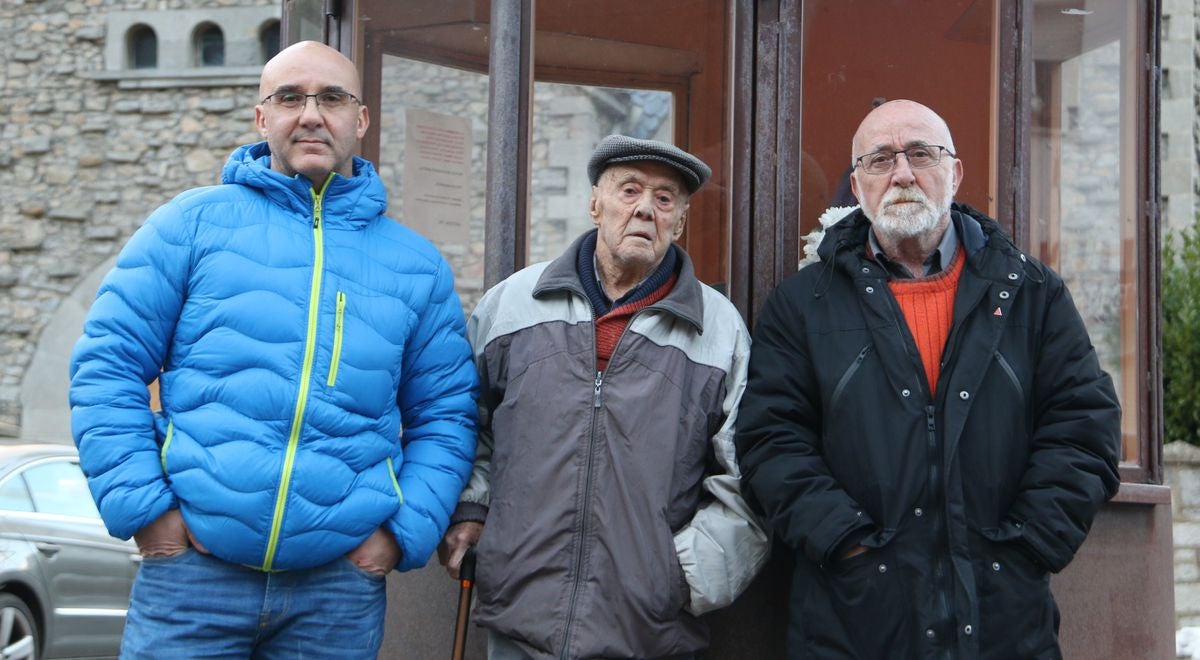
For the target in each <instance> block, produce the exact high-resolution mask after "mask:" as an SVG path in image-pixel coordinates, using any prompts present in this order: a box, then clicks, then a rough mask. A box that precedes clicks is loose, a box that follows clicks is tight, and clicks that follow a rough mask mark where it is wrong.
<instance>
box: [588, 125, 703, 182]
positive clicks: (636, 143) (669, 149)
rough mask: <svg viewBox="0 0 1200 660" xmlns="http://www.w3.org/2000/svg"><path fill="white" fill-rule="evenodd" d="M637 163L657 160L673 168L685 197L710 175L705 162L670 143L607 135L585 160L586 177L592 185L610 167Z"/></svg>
mask: <svg viewBox="0 0 1200 660" xmlns="http://www.w3.org/2000/svg"><path fill="white" fill-rule="evenodd" d="M638 160H657V161H661V162H663V163H666V164H668V165H670V166H671V167H674V168H675V169H676V170H678V172H679V175H680V176H681V177H683V184H684V185H685V186H687V190H688V194H691V193H694V192H696V191H697V190H699V189H700V186H702V185H704V182H705V181H708V177H710V176H712V170H711V169H709V167H708V165H705V164H704V161H702V160H700V159H699V158H696V157H695V156H693V155H691V154H689V153H688V152H686V151H684V150H682V149H680V148H679V147H676V146H675V145H673V144H667V143H666V142H659V141H658V140H639V139H637V138H631V137H628V136H625V135H610V136H608V137H606V138H604V139H603V140H600V144H597V145H596V151H595V152H593V153H592V157H591V158H590V159H588V177H589V178H590V179H591V180H592V185H593V186H594V185H596V182H598V181H599V180H600V175H601V174H603V173H604V170H606V169H608V166H609V165H613V164H615V163H631V162H634V161H638Z"/></svg>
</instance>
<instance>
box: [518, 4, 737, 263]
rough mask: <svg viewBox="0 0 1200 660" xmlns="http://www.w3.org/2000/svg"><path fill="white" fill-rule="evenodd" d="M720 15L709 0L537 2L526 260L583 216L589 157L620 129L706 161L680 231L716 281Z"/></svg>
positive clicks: (725, 62) (727, 37)
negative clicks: (706, 175)
mask: <svg viewBox="0 0 1200 660" xmlns="http://www.w3.org/2000/svg"><path fill="white" fill-rule="evenodd" d="M731 15H732V10H731V7H730V3H729V2H725V1H719V0H675V1H673V2H644V1H643V0H612V1H610V2H580V1H579V0H539V2H537V3H536V15H535V17H534V30H535V31H534V37H533V42H534V43H533V46H534V78H535V80H536V82H535V84H534V94H533V95H534V98H533V103H534V105H533V111H532V115H533V136H532V140H533V145H532V147H531V152H530V167H531V170H532V172H531V174H532V183H531V186H530V188H531V190H530V205H529V207H530V218H529V240H528V246H529V247H528V254H527V255H525V256H526V258H527V262H529V263H532V262H536V261H543V260H546V259H553V258H555V257H557V256H559V254H561V253H562V251H563V250H564V249H565V248H566V247H567V246H568V245H569V244H570V243H571V242H572V241H573V240H575V239H576V238H577V237H578V236H579V235H580V234H581V233H583V232H584V231H586V230H589V229H591V228H592V219H591V216H590V215H589V214H588V200H589V199H590V197H591V182H590V181H589V180H588V176H587V161H588V158H589V157H590V156H591V153H592V150H593V148H594V147H595V145H596V143H597V142H598V141H599V140H600V139H601V138H603V137H604V136H606V135H608V134H610V133H624V134H628V135H634V136H637V137H647V138H653V139H658V140H662V141H665V142H670V143H673V144H676V145H679V146H680V147H681V148H683V149H685V150H687V151H689V152H691V153H693V154H695V155H696V156H698V157H699V158H700V159H701V160H703V161H704V162H705V163H707V164H708V165H709V167H711V168H712V170H713V176H712V178H711V179H710V180H709V182H708V183H707V184H706V185H705V186H704V188H702V189H701V190H700V191H699V192H697V193H696V194H695V195H693V196H692V198H691V200H690V204H691V207H690V210H689V212H688V219H687V224H686V229H685V233H684V235H683V236H682V237H681V238H680V240H679V243H680V245H681V247H683V248H684V249H685V250H686V251H687V253H688V254H689V255H690V256H691V258H692V261H693V263H694V264H695V266H696V272H697V275H698V276H699V277H700V279H701V280H703V281H705V282H708V283H710V284H714V285H717V286H718V287H720V286H722V285H723V283H724V282H726V281H727V279H728V277H729V256H728V252H729V250H728V244H729V231H730V229H729V227H730V224H729V208H728V206H729V195H728V191H727V190H726V180H727V177H728V167H727V165H726V163H727V161H728V160H729V158H730V156H729V147H730V146H731V144H732V139H730V138H729V127H730V120H731V112H730V101H731V95H732V91H731V90H732V86H731V83H730V80H729V72H730V70H731V62H732V54H731V51H730V50H729V46H730V43H731V40H732V37H731V31H732V25H731V21H730V16H731ZM635 25H636V26H648V27H651V28H652V29H640V30H639V29H633V30H631V29H630V27H631V26H635ZM653 28H658V29H653Z"/></svg>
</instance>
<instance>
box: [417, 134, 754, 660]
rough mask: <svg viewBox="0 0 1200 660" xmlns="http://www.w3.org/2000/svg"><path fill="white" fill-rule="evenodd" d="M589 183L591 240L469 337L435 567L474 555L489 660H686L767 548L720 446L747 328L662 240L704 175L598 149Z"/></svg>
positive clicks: (638, 148)
mask: <svg viewBox="0 0 1200 660" xmlns="http://www.w3.org/2000/svg"><path fill="white" fill-rule="evenodd" d="M588 174H589V176H590V177H591V181H592V185H593V187H592V197H591V201H590V202H589V205H588V212H589V214H590V215H591V216H592V221H593V223H594V224H595V225H596V229H594V230H592V231H589V232H587V233H586V234H584V235H583V236H581V237H579V238H578V239H577V240H576V241H575V243H574V244H573V245H571V247H570V248H568V249H567V251H566V253H564V254H563V255H562V256H560V257H558V258H557V259H555V260H554V261H552V262H548V263H542V264H537V265H534V266H530V267H528V268H526V269H524V270H522V271H520V272H518V273H516V274H514V275H513V276H511V277H509V278H508V279H507V280H505V281H504V282H501V283H500V284H499V285H497V286H496V287H494V288H493V289H491V290H490V291H488V293H487V294H486V295H485V296H484V298H483V300H482V301H481V302H480V303H479V306H478V307H477V308H476V309H475V312H474V314H473V315H472V317H471V319H470V321H469V322H468V324H467V327H468V330H467V334H468V339H470V341H471V344H472V346H473V349H474V355H475V363H476V366H477V369H478V372H479V376H480V378H481V388H482V389H481V392H480V414H481V416H482V420H481V425H480V435H479V444H478V448H477V457H476V461H475V468H474V472H473V473H472V475H471V479H470V482H469V483H468V485H467V488H466V490H465V491H464V492H463V494H462V496H461V497H460V501H459V506H458V509H457V511H456V512H455V514H454V516H453V518H452V520H453V521H454V522H455V524H454V525H452V526H451V528H450V530H449V531H448V532H447V533H446V536H445V538H444V540H443V542H442V545H441V546H440V547H439V557H440V558H441V560H442V562H443V563H444V564H446V567H447V569H448V570H449V571H450V572H451V574H452V575H455V574H457V570H458V566H459V563H460V561H461V557H462V554H463V552H464V551H465V550H466V549H467V547H469V546H470V545H473V544H475V543H478V558H479V568H478V573H477V578H476V579H477V585H478V603H477V606H476V610H475V619H476V621H477V622H478V623H479V624H480V625H481V626H483V627H484V628H487V629H488V630H489V634H490V636H489V644H488V649H489V650H488V654H489V658H491V659H492V660H497V659H499V660H507V659H512V658H516V659H523V658H551V657H553V658H691V657H694V656H695V654H696V653H697V652H699V651H701V650H702V649H704V648H705V647H706V646H707V643H708V636H707V632H706V629H705V626H704V623H703V622H702V621H701V620H700V619H699V618H697V615H699V614H702V613H704V612H706V611H709V610H712V609H716V608H719V607H722V606H725V605H728V604H729V603H730V602H732V601H733V599H734V598H735V597H736V596H737V595H738V594H739V593H740V592H741V591H742V589H743V588H744V587H745V586H746V585H747V583H748V582H749V581H750V579H751V578H752V577H753V576H754V574H755V573H756V572H757V571H758V569H759V568H760V567H761V565H762V564H763V562H764V561H765V560H766V555H767V552H768V542H767V537H766V535H765V533H764V532H763V531H762V528H761V527H760V524H759V523H758V522H757V521H756V519H755V517H754V515H753V514H752V513H751V511H750V509H749V508H748V507H747V505H746V502H745V501H744V500H743V499H742V496H741V493H740V490H739V485H738V479H739V469H738V465H737V461H736V459H735V456H734V447H733V428H734V419H735V415H736V411H737V407H738V401H739V399H740V397H741V393H742V389H743V387H744V384H745V378H746V365H747V357H748V351H749V341H748V337H747V332H746V328H745V326H744V324H743V323H742V319H741V317H740V316H739V315H738V313H737V311H736V310H735V309H734V307H733V305H732V304H730V302H729V301H728V300H726V299H725V298H723V297H722V296H721V295H720V294H718V293H717V292H715V291H714V290H712V289H711V288H709V287H707V286H705V285H703V284H701V283H700V281H699V280H697V279H696V275H695V272H694V270H693V268H692V263H691V260H689V259H688V256H687V254H686V253H684V251H683V250H682V249H680V248H679V247H678V246H677V245H675V244H674V243H673V241H674V240H675V239H677V238H678V237H679V236H680V234H681V233H682V232H683V226H684V222H685V220H686V219H687V212H688V205H689V198H690V196H691V195H692V194H694V193H695V192H696V190H697V189H699V188H700V186H702V185H703V184H704V182H705V180H706V179H707V178H708V176H709V174H710V170H709V168H708V166H706V165H705V164H704V163H703V162H701V161H700V160H699V159H697V158H696V157H694V156H692V155H691V154H688V153H686V152H684V151H681V150H680V149H677V148H676V147H674V146H671V145H669V144H665V143H662V142H656V141H650V140H638V139H633V138H629V137H625V136H619V135H612V136H609V137H607V138H605V139H604V140H602V141H601V142H600V144H599V145H598V146H597V148H596V151H595V153H594V154H593V155H592V157H591V160H590V162H589V163H588Z"/></svg>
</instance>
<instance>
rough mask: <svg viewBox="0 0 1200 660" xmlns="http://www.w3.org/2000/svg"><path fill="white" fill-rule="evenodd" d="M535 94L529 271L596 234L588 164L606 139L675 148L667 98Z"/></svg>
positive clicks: (629, 93) (566, 89)
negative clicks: (659, 143)
mask: <svg viewBox="0 0 1200 660" xmlns="http://www.w3.org/2000/svg"><path fill="white" fill-rule="evenodd" d="M533 94H534V115H535V121H534V123H533V148H532V155H531V161H532V169H533V182H532V185H531V190H530V197H531V199H530V207H529V208H530V221H529V258H528V263H536V262H539V261H548V260H550V259H554V258H555V257H557V256H558V255H560V254H562V252H563V251H564V250H566V248H567V246H569V245H570V244H571V242H572V241H574V240H575V239H576V238H578V237H579V235H580V234H582V233H584V232H585V231H587V230H589V229H591V228H592V218H591V216H589V215H588V212H587V209H588V200H589V199H590V198H591V192H592V185H591V182H590V181H589V180H588V174H587V162H588V159H589V158H590V157H591V155H592V151H593V149H594V148H595V146H596V143H597V142H599V141H600V140H601V138H603V137H604V136H606V135H610V134H612V133H621V134H624V135H629V136H632V137H637V138H644V139H652V140H662V141H664V142H673V141H674V140H673V139H672V135H673V130H674V128H673V121H672V113H671V108H672V97H671V93H670V92H666V91H659V90H646V89H620V88H615V87H598V86H591V85H566V84H558V83H546V82H539V83H536V84H535V85H534V92H533Z"/></svg>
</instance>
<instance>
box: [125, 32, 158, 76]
mask: <svg viewBox="0 0 1200 660" xmlns="http://www.w3.org/2000/svg"><path fill="white" fill-rule="evenodd" d="M126 41H127V42H128V47H129V48H128V50H129V56H128V62H129V63H130V66H131V67H132V68H134V69H153V68H155V67H157V66H158V36H157V35H155V34H154V30H153V29H151V28H150V26H148V25H135V26H133V27H131V28H129V32H128V36H127V37H126Z"/></svg>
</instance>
